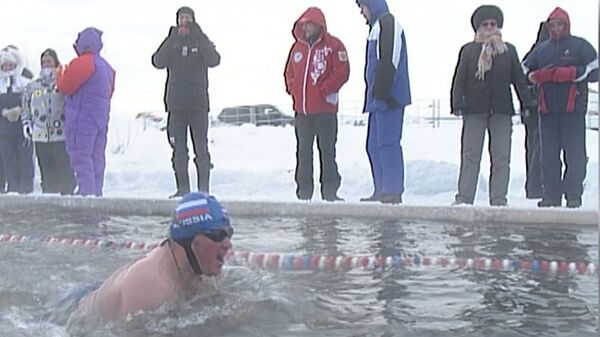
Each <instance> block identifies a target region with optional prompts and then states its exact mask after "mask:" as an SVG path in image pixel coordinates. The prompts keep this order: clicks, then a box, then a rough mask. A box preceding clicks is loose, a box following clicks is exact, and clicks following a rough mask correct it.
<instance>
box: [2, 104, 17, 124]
mask: <svg viewBox="0 0 600 337" xmlns="http://www.w3.org/2000/svg"><path fill="white" fill-rule="evenodd" d="M2 116H3V117H6V119H8V121H9V122H11V123H13V122H16V121H18V120H19V117H21V107H20V106H16V107H14V108H11V109H4V110H2Z"/></svg>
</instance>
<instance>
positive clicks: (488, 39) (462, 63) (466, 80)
mask: <svg viewBox="0 0 600 337" xmlns="http://www.w3.org/2000/svg"><path fill="white" fill-rule="evenodd" d="M503 22H504V16H503V14H502V11H501V10H500V8H498V7H497V6H493V5H483V6H480V7H478V8H477V9H476V10H475V12H474V13H473V15H472V16H471V26H472V27H473V30H474V31H475V39H474V41H471V42H469V43H467V44H465V45H464V46H462V48H461V49H460V54H459V56H458V64H457V65H456V69H455V72H454V78H453V81H452V91H451V108H452V113H453V114H454V115H456V116H462V119H463V126H462V137H461V161H460V175H459V178H458V193H457V194H456V197H455V200H454V202H453V205H460V204H468V205H471V204H473V202H474V201H475V192H476V189H477V180H478V178H479V168H480V165H481V153H482V151H483V141H484V138H485V133H486V131H487V133H488V141H489V152H490V160H491V168H490V180H489V191H490V192H489V203H490V205H491V206H505V205H506V204H507V199H506V194H507V192H508V181H509V177H510V147H511V135H512V119H511V117H512V115H513V114H514V113H515V111H514V107H513V100H512V93H511V88H510V86H511V84H512V85H513V86H514V87H515V88H516V90H517V94H518V96H519V99H520V101H521V106H522V110H523V109H525V110H531V109H532V108H533V107H532V105H533V104H534V102H533V100H532V98H531V96H530V94H529V91H528V89H527V81H526V79H525V75H524V74H523V71H522V68H521V65H520V61H519V56H518V55H517V50H516V49H515V47H514V46H513V45H512V44H510V43H507V42H504V40H503V39H502V32H501V28H502V24H503Z"/></svg>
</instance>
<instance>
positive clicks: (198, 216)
mask: <svg viewBox="0 0 600 337" xmlns="http://www.w3.org/2000/svg"><path fill="white" fill-rule="evenodd" d="M228 226H230V222H229V215H228V214H227V210H226V209H225V208H223V206H221V204H220V203H219V201H217V199H216V198H215V197H213V196H212V195H208V194H206V193H203V192H192V193H189V194H187V195H186V196H184V197H183V198H182V199H181V200H180V201H179V203H178V204H177V208H176V209H175V212H174V213H173V220H172V221H171V226H170V228H169V233H170V236H171V238H172V239H173V240H175V241H178V240H183V239H192V238H194V237H195V236H196V235H198V234H201V233H202V232H206V231H211V230H215V229H221V228H223V227H228Z"/></svg>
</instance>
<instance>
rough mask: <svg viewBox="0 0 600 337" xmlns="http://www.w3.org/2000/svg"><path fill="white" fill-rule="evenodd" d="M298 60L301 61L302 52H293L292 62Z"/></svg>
mask: <svg viewBox="0 0 600 337" xmlns="http://www.w3.org/2000/svg"><path fill="white" fill-rule="evenodd" d="M300 61H302V52H299V51H297V52H295V53H294V62H296V63H298V62H300Z"/></svg>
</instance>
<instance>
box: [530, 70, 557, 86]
mask: <svg viewBox="0 0 600 337" xmlns="http://www.w3.org/2000/svg"><path fill="white" fill-rule="evenodd" d="M555 69H556V68H547V69H539V70H536V71H534V72H532V73H531V74H529V80H530V81H531V82H533V83H546V82H550V81H552V74H553V73H554V70H555Z"/></svg>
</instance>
